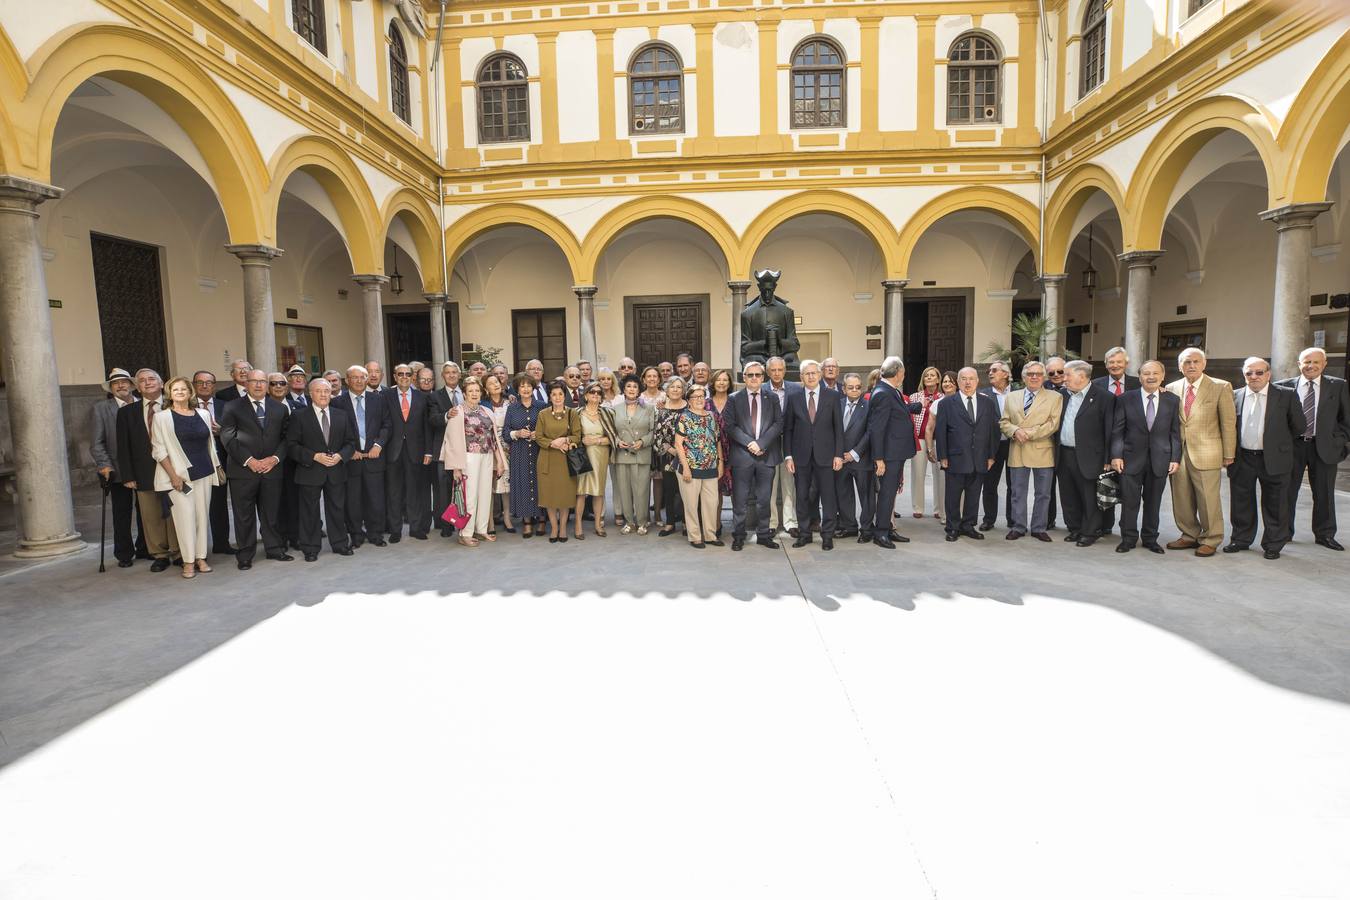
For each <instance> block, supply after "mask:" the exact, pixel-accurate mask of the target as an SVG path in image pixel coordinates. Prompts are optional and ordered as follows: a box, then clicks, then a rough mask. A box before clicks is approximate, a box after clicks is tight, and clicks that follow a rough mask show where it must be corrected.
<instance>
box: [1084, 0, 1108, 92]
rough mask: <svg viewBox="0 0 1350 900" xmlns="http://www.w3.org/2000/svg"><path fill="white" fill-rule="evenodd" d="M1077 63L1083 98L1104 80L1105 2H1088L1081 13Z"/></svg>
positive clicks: (1101, 0) (1090, 0) (1098, 0)
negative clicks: (1081, 21) (1081, 27)
mask: <svg viewBox="0 0 1350 900" xmlns="http://www.w3.org/2000/svg"><path fill="white" fill-rule="evenodd" d="M1078 62H1079V66H1080V67H1081V68H1082V70H1083V78H1082V89H1081V90H1080V91H1079V94H1078V96H1080V97H1085V96H1087V95H1088V94H1089V93H1090V92H1092V91H1094V90H1096V89H1097V86H1098V85H1099V84H1101V83H1102V81H1104V80H1105V79H1106V2H1105V0H1088V5H1087V11H1086V12H1084V13H1083V40H1082V43H1081V44H1080V45H1079V49H1078Z"/></svg>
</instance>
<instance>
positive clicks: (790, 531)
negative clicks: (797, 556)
mask: <svg viewBox="0 0 1350 900" xmlns="http://www.w3.org/2000/svg"><path fill="white" fill-rule="evenodd" d="M788 534H790V535H792V536H793V537H799V536H800V535H801V529H799V528H789V529H788Z"/></svg>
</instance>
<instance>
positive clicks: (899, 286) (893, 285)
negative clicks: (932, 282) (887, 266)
mask: <svg viewBox="0 0 1350 900" xmlns="http://www.w3.org/2000/svg"><path fill="white" fill-rule="evenodd" d="M908 284H909V279H908V278H900V279H889V280H887V281H883V282H882V283H881V286H882V287H883V288H885V289H886V293H890V292H891V291H903V290H904V289H905V286H906V285H908Z"/></svg>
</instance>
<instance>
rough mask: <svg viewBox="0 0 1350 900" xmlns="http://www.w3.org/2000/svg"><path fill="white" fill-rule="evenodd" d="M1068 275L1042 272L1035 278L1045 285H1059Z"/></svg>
mask: <svg viewBox="0 0 1350 900" xmlns="http://www.w3.org/2000/svg"><path fill="white" fill-rule="evenodd" d="M1068 277H1069V276H1068V275H1065V274H1059V275H1046V274H1042V275H1040V276H1039V277H1038V278H1037V279H1036V280H1037V281H1039V282H1040V283H1041V284H1043V285H1046V284H1054V285H1060V284H1063V283H1064V279H1066V278H1068Z"/></svg>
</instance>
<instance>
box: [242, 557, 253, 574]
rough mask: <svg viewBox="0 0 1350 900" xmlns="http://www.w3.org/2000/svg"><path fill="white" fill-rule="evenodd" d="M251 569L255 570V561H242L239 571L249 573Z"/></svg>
mask: <svg viewBox="0 0 1350 900" xmlns="http://www.w3.org/2000/svg"><path fill="white" fill-rule="evenodd" d="M251 568H253V561H252V560H249V559H245V560H241V561H240V562H239V571H241V572H247V571H248V570H249V569H251Z"/></svg>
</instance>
